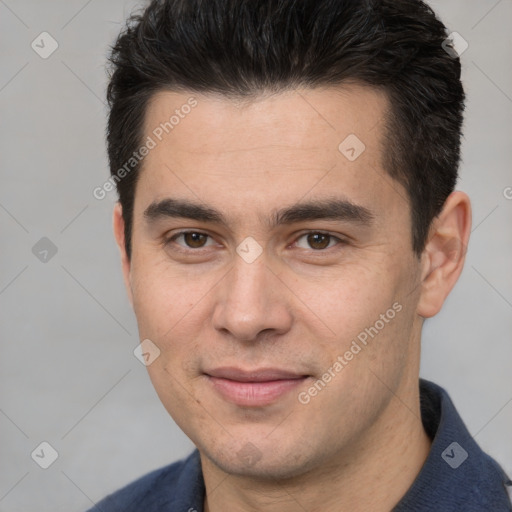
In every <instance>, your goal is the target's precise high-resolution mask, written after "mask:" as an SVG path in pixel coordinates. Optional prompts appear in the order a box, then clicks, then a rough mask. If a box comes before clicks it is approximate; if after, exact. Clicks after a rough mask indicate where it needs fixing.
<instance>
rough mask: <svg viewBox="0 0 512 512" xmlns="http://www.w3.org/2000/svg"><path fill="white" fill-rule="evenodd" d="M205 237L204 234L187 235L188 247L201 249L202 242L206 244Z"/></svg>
mask: <svg viewBox="0 0 512 512" xmlns="http://www.w3.org/2000/svg"><path fill="white" fill-rule="evenodd" d="M204 236H205V235H203V234H202V233H186V234H185V238H186V242H187V245H189V246H191V247H201V246H202V242H204V240H203V238H202V237H204Z"/></svg>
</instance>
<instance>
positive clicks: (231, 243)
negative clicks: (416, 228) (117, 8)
mask: <svg viewBox="0 0 512 512" xmlns="http://www.w3.org/2000/svg"><path fill="white" fill-rule="evenodd" d="M192 96H193V97H194V98H195V99H196V100H197V106H195V107H194V108H193V109H192V110H191V112H190V113H189V114H188V115H186V116H185V117H184V118H183V119H180V122H179V124H177V125H176V126H174V128H173V129H172V131H170V132H169V134H168V135H167V136H165V137H164V138H163V139H162V141H161V142H158V144H157V145H156V147H155V148H154V149H152V150H151V151H150V152H149V154H148V155H147V156H146V157H145V159H144V162H143V170H142V172H141V175H140V179H139V182H138V185H137V189H136V196H135V206H134V217H133V235H132V247H133V249H132V258H131V261H129V260H128V258H127V256H126V253H125V251H124V235H123V219H122V213H121V208H120V206H119V205H117V206H116V208H115V211H114V231H115V235H116V239H117V242H118V245H119V247H120V250H121V255H122V261H123V271H124V277H125V282H126V285H127V290H128V294H129V296H130V300H131V301H132V304H133V307H134V311H135V314H136V317H137V321H138V326H139V334H140V339H141V340H144V339H150V340H152V342H153V343H154V344H155V345H156V346H158V348H159V349H160V351H161V352H160V356H159V357H158V358H157V359H156V360H155V361H154V362H153V363H152V364H151V365H150V366H148V371H149V375H150V378H151V380H152V383H153V385H154V387H155V389H156V391H157V393H158V395H159V397H160V399H161V401H162V403H163V404H164V406H165V407H166V409H167V411H168V412H169V413H170V415H171V416H172V417H173V418H174V420H175V421H176V423H177V424H178V425H179V426H180V427H181V428H182V430H183V431H184V432H185V433H186V434H187V435H188V436H189V437H190V439H191V440H192V441H193V442H194V443H195V444H196V446H197V447H198V449H199V451H200V453H201V460H202V466H203V474H204V478H205V484H206V488H207V499H206V500H205V510H210V512H212V511H217V510H219V511H220V510H244V511H247V510H265V511H273V510H279V511H287V510H290V511H291V510H298V509H299V510H300V509H301V507H302V508H303V509H305V510H308V511H314V510H327V509H329V510H351V511H358V510H373V511H380V510H382V511H385V510H390V509H391V508H392V507H393V506H394V505H395V504H396V503H397V502H398V501H399V500H400V498H401V497H402V496H403V494H405V492H406V491H407V489H408V488H409V487H410V485H411V484H412V482H413V481H414V478H415V477H416V476H417V474H418V472H419V470H420V469H421V466H422V464H423V463H424V461H425V458H426V456H427V454H428V450H429V446H430V441H429V439H428V438H427V436H426V434H425V432H424V430H423V427H422V424H421V421H420V410H419V398H418V373H419V354H420V334H421V327H422V322H423V319H424V318H426V317H431V316H433V315H435V314H436V313H437V312H438V311H439V309H440V308H441V306H442V304H443V301H444V299H445V298H446V296H447V295H448V293H449V292H450V290H451V289H452V287H453V285H454V284H455V282H456V280H457V278H458V276H459V274H460V272H461V270H462V266H463V262H464V251H463V250H462V249H461V248H463V247H466V246H467V242H468V237H469V230H470V223H471V218H470V217H471V215H470V206H469V200H468V198H467V196H466V195H465V194H463V193H462V192H454V193H453V194H452V195H451V196H450V197H449V198H448V200H447V202H446V204H445V208H444V210H443V212H442V213H441V214H440V216H439V217H438V218H437V219H436V220H435V221H434V223H433V226H432V229H431V233H430V237H429V242H428V244H427V246H426V248H425V251H424V252H423V254H422V255H421V258H417V257H416V255H415V254H414V253H413V251H412V240H411V224H410V222H411V221H410V204H409V202H408V200H407V199H406V198H407V194H406V191H405V190H404V189H403V188H402V187H401V186H400V185H399V184H398V183H397V182H395V181H394V180H392V179H391V178H390V177H389V175H388V174H387V173H386V172H385V171H384V169H383V163H382V162H383V154H384V153H383V152H384V151H386V147H385V145H384V143H383V142H382V141H383V140H384V138H383V135H384V119H385V115H386V109H387V108H388V103H387V98H386V96H385V95H384V94H383V93H382V92H379V91H377V90H375V89H372V88H369V87H363V86H358V85H351V86H348V85H347V86H343V87H337V88H334V87H333V88H318V89H312V90H311V89H309V90H294V91H290V92H286V93H280V94H278V95H275V96H266V97H263V98H259V99H257V100H253V101H249V102H245V103H240V102H235V101H233V100H228V99H226V98H222V97H218V96H213V95H209V96H206V95H200V94H196V93H194V94H192V93H190V94H186V93H172V92H160V93H157V94H156V95H155V96H154V98H153V101H152V102H151V104H150V106H149V107H148V110H147V116H146V119H145V127H146V134H145V137H144V138H146V137H147V136H148V135H151V134H152V132H153V130H154V129H155V128H156V127H158V126H159V125H160V123H162V122H165V121H167V120H169V118H170V116H171V115H173V113H174V112H175V110H176V109H180V107H181V106H182V105H184V104H186V103H187V101H188V100H189V98H190V97H192ZM349 134H356V136H357V137H358V138H359V139H360V140H361V141H362V142H363V143H364V145H365V146H366V148H365V150H364V151H363V152H362V153H361V154H360V156H359V157H358V158H356V159H355V160H354V161H349V159H347V158H346V156H345V155H344V154H342V153H341V152H340V151H339V149H338V146H339V144H340V143H341V142H342V141H343V140H344V139H345V138H346V137H347V136H348V135H349ZM168 198H172V199H176V200H182V201H188V202H191V203H194V204H198V205H201V206H203V207H208V208H210V209H215V210H218V212H220V213H221V214H222V216H223V217H224V218H225V221H226V223H225V224H224V223H218V222H208V221H206V220H196V219H189V218H175V217H170V216H165V215H161V216H156V217H154V218H149V217H147V216H144V212H145V210H146V209H148V207H149V206H150V205H152V204H156V203H158V202H160V201H162V200H165V199H168ZM325 200H345V201H349V202H351V203H353V204H354V205H358V206H361V207H364V208H365V209H366V210H368V212H369V214H370V215H368V217H370V216H371V219H366V222H361V221H357V220H354V219H348V218H347V219H322V218H317V219H311V220H298V221H296V222H292V223H289V224H285V223H281V224H277V225H273V226H272V225H271V219H272V214H273V213H274V212H276V211H277V210H281V209H283V208H288V207H293V206H297V205H298V204H302V203H305V202H311V201H325ZM183 230H187V231H192V232H199V233H203V234H205V235H208V236H207V237H201V236H198V235H195V237H194V235H188V236H180V237H178V238H177V239H175V240H174V241H168V242H166V240H169V238H170V237H171V236H173V235H175V234H177V233H178V232H180V231H183ZM308 232H311V235H314V234H315V233H326V234H328V235H330V238H329V237H327V238H322V237H321V236H320V235H317V237H314V236H309V238H308ZM247 237H252V239H254V240H255V241H256V242H257V244H258V245H259V246H260V247H261V249H262V252H261V254H259V256H258V257H257V258H256V259H255V260H254V261H252V262H248V261H246V260H245V259H244V258H243V257H242V256H241V255H240V254H244V253H243V252H241V253H240V254H239V253H237V250H236V249H237V247H239V246H240V247H241V248H243V249H246V250H249V251H250V252H251V254H253V253H252V251H254V250H255V249H254V247H257V246H255V245H251V246H248V245H244V244H242V245H240V244H241V243H242V242H243V241H244V240H245V239H246V238H247ZM339 240H342V241H343V242H340V241H339ZM187 243H188V246H187ZM251 244H254V243H253V242H251ZM454 248H455V250H454ZM393 304H395V310H396V309H398V308H397V306H396V304H398V305H399V306H401V308H400V311H396V314H395V315H394V316H393V318H392V319H389V316H390V315H386V312H387V311H388V310H390V309H393ZM383 314H384V315H385V316H386V320H388V321H387V322H385V323H384V327H383V328H379V329H378V334H376V335H375V336H374V337H373V338H370V337H368V341H367V345H366V346H363V344H362V343H361V342H357V343H358V344H359V345H360V346H361V350H360V352H358V353H357V354H356V355H354V356H353V358H352V359H351V360H347V359H346V358H344V361H345V362H346V365H343V368H342V369H341V370H338V371H336V370H332V368H333V365H334V364H335V362H336V361H339V359H338V356H342V357H343V356H344V354H345V353H346V352H347V351H348V350H350V348H351V344H352V342H353V340H357V336H358V334H360V333H361V332H363V331H364V330H365V329H366V328H370V327H371V326H375V325H377V324H376V322H377V321H378V320H379V319H382V317H381V315H383ZM382 322H383V320H381V323H382ZM381 323H379V324H378V325H379V326H380V325H381ZM220 367H235V368H238V369H241V370H243V371H253V370H257V369H261V368H274V369H281V370H287V371H289V372H293V373H294V374H297V375H300V376H307V377H306V378H304V379H303V380H301V381H298V384H296V385H295V386H294V387H293V388H292V389H290V390H289V391H287V392H286V393H284V394H283V395H281V396H280V397H278V398H277V399H275V400H274V401H272V402H271V403H269V404H267V405H251V404H250V403H244V404H242V405H240V404H239V403H233V402H232V401H230V400H228V399H226V398H225V397H224V396H223V395H222V394H221V393H219V392H218V390H217V388H216V387H215V386H214V385H213V384H212V379H211V378H210V377H209V376H208V375H207V374H208V373H209V372H211V371H213V370H214V369H216V368H220ZM329 368H331V379H330V381H329V382H328V383H327V384H326V385H325V387H321V390H320V391H318V392H317V393H316V394H315V395H314V396H311V394H310V395H308V396H310V400H309V402H308V403H301V402H300V401H299V398H298V397H299V394H300V393H303V394H302V395H301V396H303V397H304V393H308V390H309V389H310V388H311V387H312V386H313V385H314V384H315V382H317V381H318V380H319V379H322V378H323V377H322V376H324V375H325V373H326V372H327V371H328V369H329ZM338 368H339V367H338ZM333 374H334V375H335V376H333ZM325 379H326V377H324V381H325ZM313 393H314V392H313ZM249 402H250V400H249ZM368 482H372V485H371V486H370V485H368ZM329 507H331V508H329Z"/></svg>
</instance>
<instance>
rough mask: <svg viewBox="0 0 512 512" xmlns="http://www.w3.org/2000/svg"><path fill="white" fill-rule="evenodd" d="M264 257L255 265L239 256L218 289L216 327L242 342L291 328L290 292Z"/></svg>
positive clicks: (281, 332) (214, 323)
mask: <svg viewBox="0 0 512 512" xmlns="http://www.w3.org/2000/svg"><path fill="white" fill-rule="evenodd" d="M264 254H265V253H263V254H261V255H260V257H259V258H258V259H256V260H255V261H253V262H252V263H248V262H246V261H244V259H243V258H241V257H240V256H238V255H237V254H236V255H235V261H234V264H233V267H232V268H231V270H230V271H229V272H228V274H227V275H226V276H225V278H224V279H223V280H222V281H221V282H220V283H219V286H218V287H217V294H218V295H217V297H216V302H215V308H214V314H213V326H214V327H215V329H217V330H219V331H221V332H223V334H230V335H231V336H232V337H233V338H234V339H237V340H240V341H257V340H258V339H259V338H261V336H262V333H264V334H266V335H269V334H275V335H278V334H283V333H285V332H287V331H288V330H289V329H290V328H291V325H292V320H293V317H292V310H291V307H292V304H291V298H290V291H289V290H288V288H287V287H286V286H285V284H283V283H282V282H281V281H280V279H279V278H278V277H277V276H276V275H275V273H274V272H273V271H272V270H271V269H270V267H269V266H268V265H267V264H266V262H265V257H264Z"/></svg>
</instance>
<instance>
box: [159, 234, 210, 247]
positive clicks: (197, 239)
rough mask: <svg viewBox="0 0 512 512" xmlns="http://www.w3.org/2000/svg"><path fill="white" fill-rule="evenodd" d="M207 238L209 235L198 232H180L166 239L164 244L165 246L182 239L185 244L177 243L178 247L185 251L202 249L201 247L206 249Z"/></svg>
mask: <svg viewBox="0 0 512 512" xmlns="http://www.w3.org/2000/svg"><path fill="white" fill-rule="evenodd" d="M209 237H210V236H209V235H207V234H206V233H201V232H200V231H182V232H181V233H176V234H175V235H173V236H171V237H170V238H168V239H167V240H166V242H165V244H166V245H167V244H170V243H171V242H175V241H176V240H178V239H179V238H183V241H184V242H185V244H184V245H183V244H180V243H178V245H179V246H181V247H184V248H185V249H202V248H203V247H207V245H206V241H207V239H208V238H209Z"/></svg>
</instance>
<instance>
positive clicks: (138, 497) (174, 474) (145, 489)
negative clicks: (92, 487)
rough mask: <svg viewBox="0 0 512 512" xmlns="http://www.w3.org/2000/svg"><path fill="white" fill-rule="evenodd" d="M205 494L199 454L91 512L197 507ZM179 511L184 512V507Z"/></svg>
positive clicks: (133, 484) (132, 486)
mask: <svg viewBox="0 0 512 512" xmlns="http://www.w3.org/2000/svg"><path fill="white" fill-rule="evenodd" d="M203 493H204V484H203V480H202V473H201V465H200V459H199V453H198V452H197V450H195V451H194V452H193V453H192V454H191V455H189V456H188V457H187V458H186V459H182V460H180V461H177V462H174V463H172V464H169V465H168V466H164V467H162V468H159V469H156V470H154V471H151V472H150V473H147V474H146V475H144V476H142V477H140V478H138V479H137V480H135V481H133V482H131V483H130V484H128V485H126V486H125V487H123V488H121V489H119V490H117V491H115V492H114V493H112V494H109V495H108V496H106V497H105V498H103V499H102V500H101V501H100V502H99V503H97V504H96V505H95V506H93V507H92V508H90V509H89V510H88V511H87V512H132V511H133V512H135V511H138V512H139V511H140V510H144V511H145V512H152V511H155V512H156V511H158V512H164V511H167V510H175V509H177V508H178V503H180V504H181V503H183V506H186V505H187V508H185V510H187V509H188V508H190V507H191V506H192V507H193V505H194V503H195V501H196V500H197V499H200V500H201V501H202V495H203ZM179 508H182V507H181V506H180V507H179Z"/></svg>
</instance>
